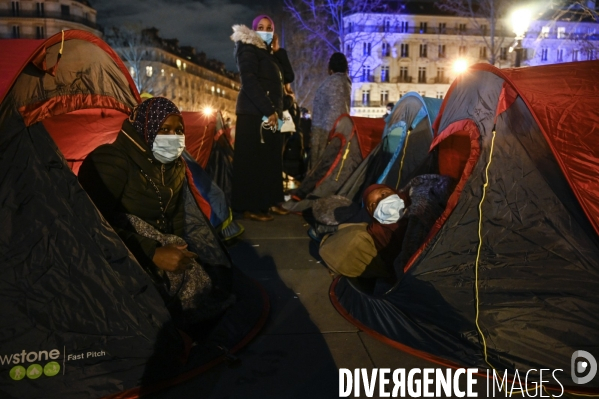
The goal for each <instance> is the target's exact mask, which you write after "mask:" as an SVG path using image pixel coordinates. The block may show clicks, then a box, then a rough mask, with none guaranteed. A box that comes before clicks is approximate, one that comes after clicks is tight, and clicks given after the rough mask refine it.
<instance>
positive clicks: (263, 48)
mask: <svg viewBox="0 0 599 399" xmlns="http://www.w3.org/2000/svg"><path fill="white" fill-rule="evenodd" d="M234 30H235V33H234V34H233V36H232V38H233V39H234V40H235V59H236V61H237V68H238V69H239V73H240V76H241V90H240V92H239V96H238V97H237V106H236V108H235V113H236V114H238V115H258V116H270V115H272V113H273V112H277V114H278V115H279V117H280V116H281V114H282V112H283V94H284V90H283V85H284V84H285V83H291V82H292V81H293V78H294V75H293V69H292V68H291V64H290V62H289V59H288V57H287V52H286V51H285V50H284V49H280V50H278V51H277V52H273V51H272V50H271V49H270V47H269V46H267V45H266V44H265V43H264V42H263V41H262V39H261V38H260V36H258V35H257V34H256V32H254V31H252V30H251V29H249V28H247V27H245V26H240V27H234Z"/></svg>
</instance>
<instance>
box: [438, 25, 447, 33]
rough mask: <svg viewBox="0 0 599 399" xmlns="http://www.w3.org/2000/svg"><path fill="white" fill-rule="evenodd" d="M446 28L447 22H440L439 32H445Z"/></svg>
mask: <svg viewBox="0 0 599 399" xmlns="http://www.w3.org/2000/svg"><path fill="white" fill-rule="evenodd" d="M446 28H447V24H446V23H445V22H442V23H439V33H445V29H446Z"/></svg>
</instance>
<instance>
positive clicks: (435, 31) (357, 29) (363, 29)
mask: <svg viewBox="0 0 599 399" xmlns="http://www.w3.org/2000/svg"><path fill="white" fill-rule="evenodd" d="M351 32H353V33H377V32H380V33H406V34H426V35H465V36H482V31H481V30H480V29H460V28H438V27H431V26H428V27H427V28H426V29H420V26H409V27H407V28H406V27H402V26H385V25H354V26H353V27H352V30H351ZM348 33H349V32H348ZM488 34H489V31H488V29H487V31H486V32H485V35H488ZM495 36H496V37H510V38H513V37H514V33H513V32H510V31H502V30H499V29H498V30H496V31H495ZM554 36H555V35H554ZM597 36H599V35H597ZM527 37H529V36H528V35H527Z"/></svg>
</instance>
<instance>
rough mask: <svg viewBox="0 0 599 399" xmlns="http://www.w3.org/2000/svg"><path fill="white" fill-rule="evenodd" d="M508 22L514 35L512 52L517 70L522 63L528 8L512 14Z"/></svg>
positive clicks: (528, 17)
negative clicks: (514, 42)
mask: <svg viewBox="0 0 599 399" xmlns="http://www.w3.org/2000/svg"><path fill="white" fill-rule="evenodd" d="M510 20H511V22H512V30H513V31H514V33H515V34H516V47H515V48H514V50H515V51H516V67H517V68H518V67H520V63H521V62H522V50H523V48H522V39H524V35H525V34H526V31H527V30H528V25H530V20H531V11H530V10H529V9H528V8H519V9H517V10H515V11H514V12H513V13H512V17H511V18H510Z"/></svg>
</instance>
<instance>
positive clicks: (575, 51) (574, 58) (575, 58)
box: [544, 50, 579, 61]
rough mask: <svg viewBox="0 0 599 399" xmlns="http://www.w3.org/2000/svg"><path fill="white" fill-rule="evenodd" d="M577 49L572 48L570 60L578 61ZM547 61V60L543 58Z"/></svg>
mask: <svg viewBox="0 0 599 399" xmlns="http://www.w3.org/2000/svg"><path fill="white" fill-rule="evenodd" d="M578 52H579V51H578V50H572V61H578ZM544 61H547V60H544Z"/></svg>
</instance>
